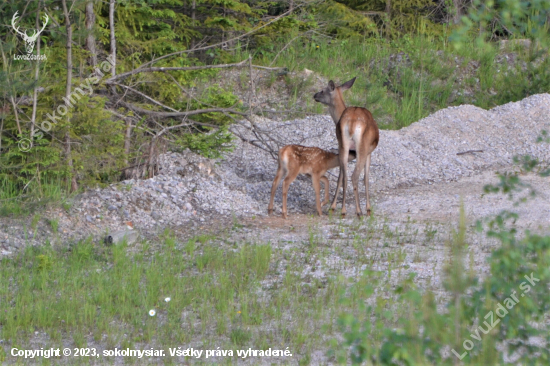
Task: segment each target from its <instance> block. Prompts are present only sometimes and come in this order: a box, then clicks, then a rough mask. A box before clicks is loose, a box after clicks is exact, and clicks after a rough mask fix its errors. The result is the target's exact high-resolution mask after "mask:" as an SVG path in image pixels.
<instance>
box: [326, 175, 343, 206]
mask: <svg viewBox="0 0 550 366" xmlns="http://www.w3.org/2000/svg"><path fill="white" fill-rule="evenodd" d="M342 178H343V176H342V169H339V171H338V183H337V184H336V192H334V198H333V199H332V203H331V205H330V208H329V210H330V211H332V210H335V209H336V201H337V200H338V192H340V187H342Z"/></svg>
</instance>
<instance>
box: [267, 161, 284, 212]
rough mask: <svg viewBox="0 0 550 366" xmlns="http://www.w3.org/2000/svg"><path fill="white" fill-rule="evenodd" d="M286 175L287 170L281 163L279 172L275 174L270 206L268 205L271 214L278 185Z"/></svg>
mask: <svg viewBox="0 0 550 366" xmlns="http://www.w3.org/2000/svg"><path fill="white" fill-rule="evenodd" d="M284 175H285V172H284V171H283V168H282V167H281V165H279V168H278V169H277V174H276V175H275V179H274V180H273V185H272V186H271V199H270V200H269V206H267V214H268V215H271V214H272V213H273V200H274V198H275V192H277V187H278V186H279V182H280V181H281V179H282V178H283V176H284Z"/></svg>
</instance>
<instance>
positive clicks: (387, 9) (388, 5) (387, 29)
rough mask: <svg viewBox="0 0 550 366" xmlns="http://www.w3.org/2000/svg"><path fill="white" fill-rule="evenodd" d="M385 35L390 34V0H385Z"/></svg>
mask: <svg viewBox="0 0 550 366" xmlns="http://www.w3.org/2000/svg"><path fill="white" fill-rule="evenodd" d="M386 18H387V19H386V36H390V35H391V0H386Z"/></svg>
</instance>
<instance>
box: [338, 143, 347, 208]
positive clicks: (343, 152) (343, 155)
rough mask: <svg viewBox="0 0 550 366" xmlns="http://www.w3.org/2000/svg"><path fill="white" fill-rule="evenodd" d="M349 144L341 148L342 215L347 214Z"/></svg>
mask: <svg viewBox="0 0 550 366" xmlns="http://www.w3.org/2000/svg"><path fill="white" fill-rule="evenodd" d="M348 156H349V146H343V147H342V148H341V149H340V154H339V158H340V175H341V176H342V216H346V187H347V185H348Z"/></svg>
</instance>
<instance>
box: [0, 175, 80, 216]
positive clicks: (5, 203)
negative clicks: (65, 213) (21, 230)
mask: <svg viewBox="0 0 550 366" xmlns="http://www.w3.org/2000/svg"><path fill="white" fill-rule="evenodd" d="M36 178H37V176H34V177H33V178H31V180H30V181H28V182H27V181H19V182H18V181H14V180H11V179H7V178H5V177H0V217H1V216H23V215H29V214H31V213H33V212H35V211H36V210H37V209H40V208H42V207H45V206H46V205H51V204H59V203H63V202H64V200H65V198H67V197H68V196H69V194H67V193H66V192H68V191H69V190H68V187H67V186H66V183H65V182H64V181H63V180H61V179H44V178H42V179H40V181H39V180H37V179H36Z"/></svg>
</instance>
